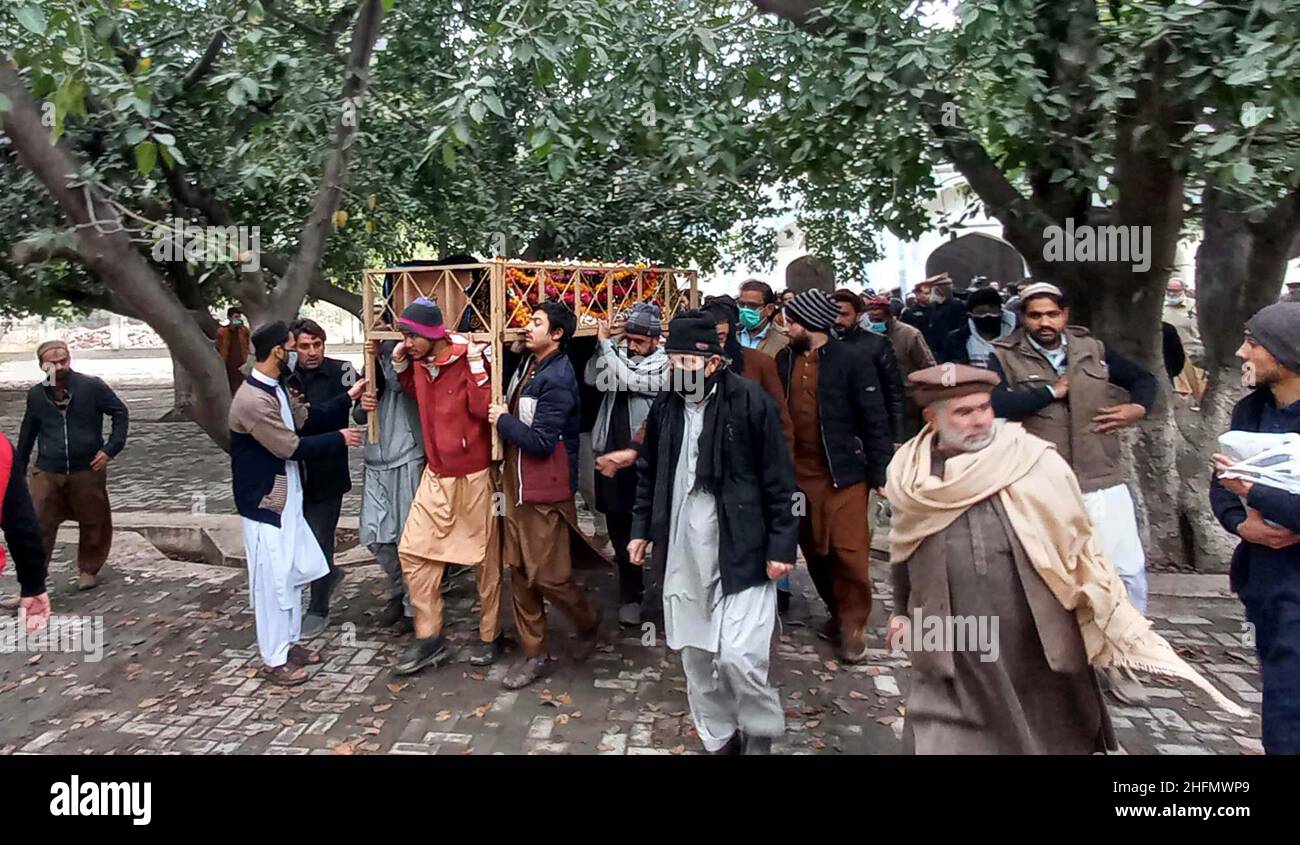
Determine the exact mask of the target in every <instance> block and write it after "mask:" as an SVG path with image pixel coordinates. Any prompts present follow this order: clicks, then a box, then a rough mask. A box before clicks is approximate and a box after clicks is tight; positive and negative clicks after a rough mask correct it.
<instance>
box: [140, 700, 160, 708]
mask: <svg viewBox="0 0 1300 845" xmlns="http://www.w3.org/2000/svg"><path fill="white" fill-rule="evenodd" d="M159 704H162V699H161V698H146V699H145V700H144V701H141V702H140V705H139V706H140V707H145V708H148V707H157V706H158V705H159Z"/></svg>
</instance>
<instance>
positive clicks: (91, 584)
mask: <svg viewBox="0 0 1300 845" xmlns="http://www.w3.org/2000/svg"><path fill="white" fill-rule="evenodd" d="M98 586H99V576H98V575H95V574H94V573H91V572H82V573H81V574H79V575H78V576H77V589H78V590H93V589H95V588H96V587H98Z"/></svg>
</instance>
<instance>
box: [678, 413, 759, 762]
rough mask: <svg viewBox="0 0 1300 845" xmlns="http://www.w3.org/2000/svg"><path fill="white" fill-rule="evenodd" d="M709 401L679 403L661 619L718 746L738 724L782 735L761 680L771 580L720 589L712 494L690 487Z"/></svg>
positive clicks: (709, 744)
mask: <svg viewBox="0 0 1300 845" xmlns="http://www.w3.org/2000/svg"><path fill="white" fill-rule="evenodd" d="M711 401H712V399H711V398H710V399H706V400H705V401H704V402H700V403H698V404H697V403H693V402H686V403H685V408H686V410H685V415H686V417H685V421H684V424H683V429H684V430H683V434H682V449H681V452H680V454H679V455H678V458H677V467H676V469H675V471H674V473H673V496H672V509H673V511H672V515H671V517H670V520H669V528H668V554H667V561H666V572H665V574H664V627H665V634H666V636H667V639H668V647H669V648H671V649H674V650H679V651H681V653H682V669H683V670H684V671H685V674H686V696H687V699H688V701H689V704H690V708H691V719H692V720H693V721H694V722H695V729H696V731H698V732H699V734H700V740H701V741H702V742H703V743H704V747H705V748H706V749H708V750H709V751H717V750H718V749H720V748H722V747H723V746H724V745H726V744H727V741H728V740H729V739H731V737H732V735H733V734H735V732H736V731H737V730H744V731H745V732H746V733H748V734H750V735H751V736H767V737H775V736H780V735H781V734H782V732H784V730H785V714H784V712H783V711H782V709H781V698H780V695H779V694H778V693H777V691H776V689H774V688H773V687H771V686H769V685H768V683H767V673H768V668H769V664H770V660H771V649H772V632H773V629H774V627H775V625H776V582H775V581H768V582H767V583H765V584H762V585H759V586H755V587H750V588H748V589H745V590H741V591H740V592H739V593H736V594H734V595H730V596H728V595H724V594H723V592H722V577H721V574H720V572H719V569H718V536H719V535H718V505H717V500H716V499H715V498H714V497H713V495H712V494H711V493H708V492H706V491H704V490H698V489H695V466H696V462H697V459H698V458H699V454H700V448H699V441H700V432H701V431H702V430H703V428H704V414H705V411H706V409H707V408H708V405H709V402H711ZM755 528H756V529H757V528H759V527H758V526H755Z"/></svg>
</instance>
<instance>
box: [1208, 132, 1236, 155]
mask: <svg viewBox="0 0 1300 845" xmlns="http://www.w3.org/2000/svg"><path fill="white" fill-rule="evenodd" d="M1239 140H1240V139H1239V138H1237V136H1236V135H1221V136H1219V137H1218V138H1216V139H1215V140H1214V143H1213V144H1210V146H1209V147H1208V148H1206V150H1205V156H1206V157H1207V158H1218V157H1219V156H1221V155H1223V154H1224V153H1226V152H1227V151H1228V150H1230V149H1232V148H1233V147H1235V146H1237V144H1238V142H1239Z"/></svg>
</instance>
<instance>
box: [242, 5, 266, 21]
mask: <svg viewBox="0 0 1300 845" xmlns="http://www.w3.org/2000/svg"><path fill="white" fill-rule="evenodd" d="M264 17H266V9H263V8H262V4H261V3H260V2H258V0H253V2H252V3H249V4H248V13H247V14H246V15H245V18H246V20H247V21H248V22H249V23H259V22H260V21H261V20H262V18H264Z"/></svg>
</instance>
